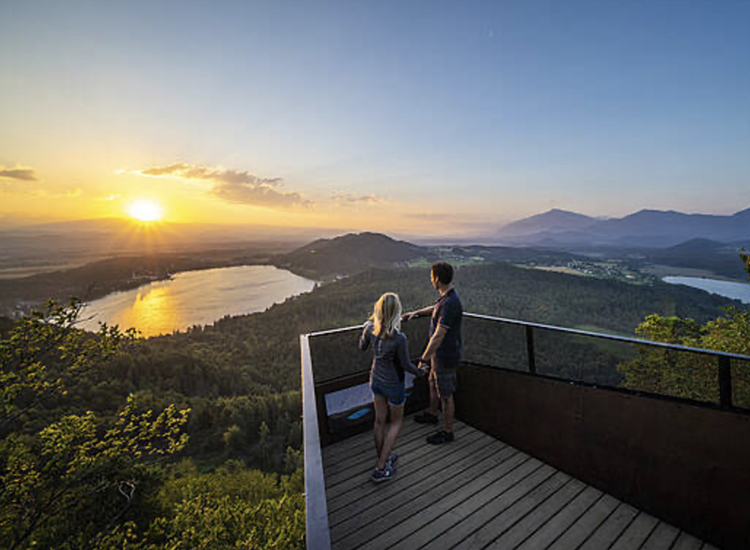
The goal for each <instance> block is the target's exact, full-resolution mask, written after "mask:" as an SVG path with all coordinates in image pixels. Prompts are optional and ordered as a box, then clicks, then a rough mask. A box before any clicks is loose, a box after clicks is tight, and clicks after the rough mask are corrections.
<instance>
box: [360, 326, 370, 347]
mask: <svg viewBox="0 0 750 550" xmlns="http://www.w3.org/2000/svg"><path fill="white" fill-rule="evenodd" d="M372 326H373V325H372V321H367V322H366V323H365V326H364V328H363V329H362V335H361V336H360V337H359V349H361V350H362V351H367V348H369V347H370V338H371V337H372Z"/></svg>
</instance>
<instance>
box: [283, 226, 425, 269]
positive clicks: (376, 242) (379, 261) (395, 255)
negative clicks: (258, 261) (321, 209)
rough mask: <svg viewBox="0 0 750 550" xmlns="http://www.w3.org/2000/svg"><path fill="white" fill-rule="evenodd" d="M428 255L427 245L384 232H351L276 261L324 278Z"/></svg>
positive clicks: (289, 267)
mask: <svg viewBox="0 0 750 550" xmlns="http://www.w3.org/2000/svg"><path fill="white" fill-rule="evenodd" d="M425 256H429V252H428V250H427V249H426V248H423V247H421V246H417V245H415V244H411V243H408V242H406V241H397V240H395V239H392V238H391V237H388V236H386V235H382V234H380V233H350V234H347V235H342V236H340V237H336V238H334V239H318V240H317V241H313V242H311V243H310V244H307V245H305V246H303V247H300V248H298V249H297V250H294V251H292V252H290V253H288V254H282V255H279V256H277V257H276V258H274V259H273V263H274V264H275V265H276V266H277V267H280V268H284V269H288V270H290V271H293V272H295V273H298V274H300V275H303V276H311V277H320V276H330V275H342V274H350V273H356V272H358V271H362V270H364V269H368V268H371V267H391V266H392V265H393V264H398V263H401V262H408V261H409V260H414V259H416V258H420V257H425Z"/></svg>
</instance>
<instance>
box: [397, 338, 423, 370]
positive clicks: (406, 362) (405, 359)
mask: <svg viewBox="0 0 750 550" xmlns="http://www.w3.org/2000/svg"><path fill="white" fill-rule="evenodd" d="M396 359H397V361H398V362H399V364H400V365H401V367H402V368H403V369H404V370H406V371H409V372H410V373H412V374H413V375H415V376H421V375H422V374H424V373H423V372H422V370H421V369H418V368H417V367H415V366H414V364H413V363H412V362H411V359H410V358H409V340H407V338H406V336H403V337H402V338H401V339H400V341H399V343H398V350H397V352H396Z"/></svg>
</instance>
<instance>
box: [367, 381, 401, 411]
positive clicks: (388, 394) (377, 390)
mask: <svg viewBox="0 0 750 550" xmlns="http://www.w3.org/2000/svg"><path fill="white" fill-rule="evenodd" d="M370 390H371V391H372V394H373V395H379V396H380V397H385V398H386V399H387V400H388V404H389V405H393V406H394V407H403V406H404V403H406V388H405V387H404V385H403V384H401V387H399V388H390V387H387V386H381V385H380V384H377V383H376V384H373V383H370Z"/></svg>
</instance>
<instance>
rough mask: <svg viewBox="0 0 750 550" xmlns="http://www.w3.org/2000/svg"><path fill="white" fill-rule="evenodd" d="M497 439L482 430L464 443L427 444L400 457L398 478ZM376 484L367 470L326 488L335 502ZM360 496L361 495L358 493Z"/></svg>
mask: <svg viewBox="0 0 750 550" xmlns="http://www.w3.org/2000/svg"><path fill="white" fill-rule="evenodd" d="M494 441H497V440H496V439H495V438H493V437H492V436H489V435H486V434H483V433H482V432H479V431H477V432H475V433H472V434H470V435H469V436H467V437H466V438H464V442H463V444H462V445H441V446H440V447H433V446H429V447H428V446H427V445H425V447H424V448H423V449H419V450H417V451H415V453H414V454H411V455H410V454H407V455H406V456H404V460H403V462H402V461H401V459H400V458H399V468H398V470H399V473H398V474H397V476H396V479H403V478H405V477H408V476H409V475H411V474H413V473H415V472H416V471H418V470H419V469H420V468H423V467H425V466H427V465H429V464H432V463H434V462H438V461H440V460H441V459H442V458H443V457H446V456H449V455H452V454H453V453H460V452H461V450H462V449H463V448H466V447H469V446H471V447H472V448H473V446H474V445H475V444H476V445H479V446H480V447H481V446H482V445H487V444H489V443H491V442H494ZM409 464H413V465H414V467H411V468H410V467H407V466H408V465H409ZM394 482H395V480H393V481H389V482H388V484H392V483H394ZM373 486H374V484H373V483H372V482H371V481H370V478H369V476H368V474H367V473H366V472H363V475H362V476H360V477H352V478H349V479H347V480H345V481H342V482H341V483H339V484H337V485H336V486H334V487H331V488H329V489H326V490H327V491H328V500H329V502H331V504H333V501H334V499H338V498H339V497H341V496H342V495H344V494H345V493H348V492H350V491H352V490H356V491H358V492H359V491H361V490H364V491H365V492H368V491H369V490H371V489H372V488H373ZM356 496H357V498H359V497H360V496H361V495H359V494H358V495H356Z"/></svg>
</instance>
